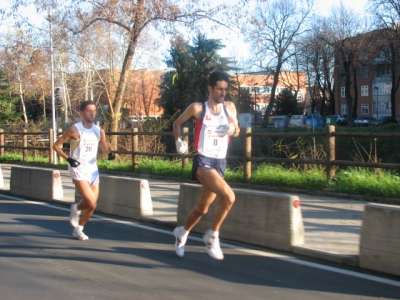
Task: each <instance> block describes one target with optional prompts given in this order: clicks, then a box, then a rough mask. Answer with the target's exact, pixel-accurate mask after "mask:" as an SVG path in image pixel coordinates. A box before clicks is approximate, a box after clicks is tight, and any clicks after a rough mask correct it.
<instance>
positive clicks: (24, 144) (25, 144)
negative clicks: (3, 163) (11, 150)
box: [22, 129, 28, 161]
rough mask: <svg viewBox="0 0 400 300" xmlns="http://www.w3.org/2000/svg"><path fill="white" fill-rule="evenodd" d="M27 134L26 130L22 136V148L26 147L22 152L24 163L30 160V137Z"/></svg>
mask: <svg viewBox="0 0 400 300" xmlns="http://www.w3.org/2000/svg"><path fill="white" fill-rule="evenodd" d="M26 133H27V130H26V129H24V130H23V134H22V147H24V149H23V150H22V160H23V161H26V160H27V159H28V149H26V147H28V135H27V134H26Z"/></svg>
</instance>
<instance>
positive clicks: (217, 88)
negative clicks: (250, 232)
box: [173, 72, 240, 259]
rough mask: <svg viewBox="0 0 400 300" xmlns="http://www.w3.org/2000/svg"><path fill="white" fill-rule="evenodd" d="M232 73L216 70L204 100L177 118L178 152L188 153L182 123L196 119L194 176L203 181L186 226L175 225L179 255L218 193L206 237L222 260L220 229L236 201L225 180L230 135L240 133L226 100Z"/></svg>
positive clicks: (208, 245)
mask: <svg viewBox="0 0 400 300" xmlns="http://www.w3.org/2000/svg"><path fill="white" fill-rule="evenodd" d="M228 81H229V76H228V74H226V73H223V72H214V73H212V74H211V75H210V77H209V80H208V92H209V98H208V101H206V102H205V103H200V102H194V103H192V104H190V105H189V106H188V107H187V108H186V110H185V111H184V112H183V113H182V114H181V115H180V116H179V117H178V118H177V119H176V121H175V122H174V124H173V133H174V137H175V141H176V149H177V151H178V153H182V154H183V153H185V152H186V150H187V148H188V146H187V144H186V143H185V142H183V141H182V140H181V138H180V135H181V126H182V124H183V123H184V122H186V121H187V120H189V119H191V118H194V119H195V120H196V129H195V139H194V147H195V150H196V156H195V158H194V160H193V169H192V177H193V179H195V180H198V181H199V182H200V183H201V184H202V189H201V193H200V197H199V199H198V202H197V204H196V206H195V207H194V209H193V210H192V211H191V212H190V213H189V215H188V217H187V219H186V223H185V225H184V226H181V227H176V228H175V230H174V236H175V238H176V242H175V251H176V254H177V255H178V256H179V257H183V256H184V253H185V243H186V240H187V236H188V234H189V232H190V231H191V230H192V229H193V227H194V226H195V225H196V224H197V223H198V222H199V221H200V219H201V218H202V216H203V215H204V214H206V213H207V211H208V208H209V207H210V205H211V204H212V203H213V201H214V200H215V198H216V197H217V196H218V198H219V199H220V202H219V204H218V207H217V208H216V210H215V212H214V217H213V221H212V225H211V228H210V229H209V230H207V232H206V233H205V234H204V236H203V240H204V242H205V244H206V248H207V252H208V254H209V255H210V256H211V257H213V258H215V259H223V258H224V255H223V253H222V251H221V247H220V245H219V237H218V236H219V230H220V227H221V225H222V223H223V221H224V219H225V218H226V216H227V214H228V212H229V210H230V209H231V207H232V205H233V203H234V202H235V194H234V193H233V191H232V189H231V187H230V186H229V185H228V184H227V183H226V181H225V180H224V171H225V167H226V152H227V149H228V143H229V139H230V137H229V136H234V137H237V136H238V135H239V131H240V129H239V126H238V120H237V117H236V114H237V113H236V107H235V105H234V104H233V103H232V102H230V101H225V96H226V93H227V90H228Z"/></svg>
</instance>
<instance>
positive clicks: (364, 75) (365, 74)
mask: <svg viewBox="0 0 400 300" xmlns="http://www.w3.org/2000/svg"><path fill="white" fill-rule="evenodd" d="M368 75H369V72H368V68H367V67H363V68H361V78H368Z"/></svg>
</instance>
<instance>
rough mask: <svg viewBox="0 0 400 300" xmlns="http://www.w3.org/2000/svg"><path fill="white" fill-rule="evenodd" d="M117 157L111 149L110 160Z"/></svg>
mask: <svg viewBox="0 0 400 300" xmlns="http://www.w3.org/2000/svg"><path fill="white" fill-rule="evenodd" d="M114 159H115V153H114V152H112V151H110V152H108V160H114Z"/></svg>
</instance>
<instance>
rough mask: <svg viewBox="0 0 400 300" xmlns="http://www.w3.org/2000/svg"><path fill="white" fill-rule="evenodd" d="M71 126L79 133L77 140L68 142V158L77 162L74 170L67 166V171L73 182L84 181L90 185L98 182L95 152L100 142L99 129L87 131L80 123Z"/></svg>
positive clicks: (93, 128) (94, 128) (94, 126)
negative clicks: (77, 164) (78, 163)
mask: <svg viewBox="0 0 400 300" xmlns="http://www.w3.org/2000/svg"><path fill="white" fill-rule="evenodd" d="M73 126H75V127H76V129H77V130H78V132H79V140H70V157H71V158H73V159H75V160H77V161H79V162H80V165H79V166H78V167H76V168H73V167H71V166H70V165H68V170H69V172H70V174H71V176H72V178H73V179H74V180H86V181H88V182H89V183H90V185H93V184H96V183H98V182H99V171H98V168H97V150H98V144H99V142H100V139H101V138H100V127H99V126H97V125H94V124H93V126H92V128H90V129H87V128H85V127H84V126H83V124H82V122H79V123H76V124H74V125H73Z"/></svg>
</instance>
